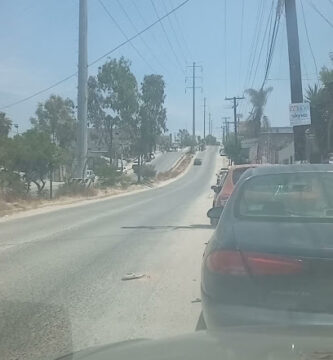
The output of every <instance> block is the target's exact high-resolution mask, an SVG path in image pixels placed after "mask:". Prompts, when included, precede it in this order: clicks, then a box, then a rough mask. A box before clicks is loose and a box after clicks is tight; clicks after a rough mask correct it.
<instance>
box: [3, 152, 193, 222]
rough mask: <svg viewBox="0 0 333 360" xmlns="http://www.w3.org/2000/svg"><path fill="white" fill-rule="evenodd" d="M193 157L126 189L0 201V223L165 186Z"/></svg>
mask: <svg viewBox="0 0 333 360" xmlns="http://www.w3.org/2000/svg"><path fill="white" fill-rule="evenodd" d="M192 160H193V155H192V154H189V153H185V154H184V156H182V157H181V158H180V159H179V161H177V163H176V164H175V165H174V166H173V168H172V169H170V170H169V171H167V172H165V173H160V174H158V175H157V177H156V178H155V179H154V180H152V181H150V182H145V183H142V184H133V185H130V186H128V187H127V188H122V187H121V186H120V185H119V186H115V187H112V188H107V189H97V188H96V189H95V191H94V193H92V194H91V195H90V196H82V195H81V196H66V197H60V198H57V199H52V200H47V199H30V200H20V201H16V202H10V203H9V202H4V201H2V200H1V199H0V222H3V221H6V220H9V219H13V218H21V217H25V216H31V215H37V214H41V213H45V212H49V211H55V210H59V209H62V208H64V207H66V208H67V207H75V206H81V205H85V204H91V203H93V202H97V201H103V200H107V199H109V198H112V197H120V196H128V195H131V194H134V193H139V192H142V191H148V190H150V189H153V188H158V187H162V186H166V185H168V184H169V183H171V182H173V181H176V180H178V179H179V178H180V177H181V176H184V175H185V174H186V173H187V171H188V170H189V168H190V166H189V165H190V164H191V162H192Z"/></svg>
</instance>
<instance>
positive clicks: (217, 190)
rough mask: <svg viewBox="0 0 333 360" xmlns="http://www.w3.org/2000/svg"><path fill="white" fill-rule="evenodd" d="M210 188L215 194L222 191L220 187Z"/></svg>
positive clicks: (213, 186)
mask: <svg viewBox="0 0 333 360" xmlns="http://www.w3.org/2000/svg"><path fill="white" fill-rule="evenodd" d="M210 188H211V189H212V190H213V191H214V192H216V193H219V192H220V191H221V189H222V187H221V186H218V185H212V186H211V187H210Z"/></svg>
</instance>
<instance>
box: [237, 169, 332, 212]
mask: <svg viewBox="0 0 333 360" xmlns="http://www.w3.org/2000/svg"><path fill="white" fill-rule="evenodd" d="M332 184H333V173H320V172H319V173H292V174H277V175H264V176H257V177H254V178H252V179H250V180H248V181H246V182H245V184H244V185H243V188H242V191H241V195H240V198H239V214H240V215H241V216H245V217H249V216H253V217H256V216H269V217H311V218H320V219H323V218H331V219H333V188H332Z"/></svg>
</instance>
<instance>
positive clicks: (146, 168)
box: [140, 164, 156, 179]
mask: <svg viewBox="0 0 333 360" xmlns="http://www.w3.org/2000/svg"><path fill="white" fill-rule="evenodd" d="M140 173H141V176H142V177H143V178H144V179H151V178H154V177H155V176H156V170H155V167H154V166H153V165H146V164H143V165H141V166H140Z"/></svg>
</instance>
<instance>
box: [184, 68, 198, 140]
mask: <svg viewBox="0 0 333 360" xmlns="http://www.w3.org/2000/svg"><path fill="white" fill-rule="evenodd" d="M188 67H190V68H192V86H188V87H186V88H187V89H192V97H193V104H192V137H193V139H194V140H195V139H196V138H195V89H197V88H200V89H202V87H201V86H199V87H196V86H195V80H196V78H197V76H196V75H195V71H196V69H197V68H201V69H202V66H200V65H196V64H195V61H194V62H193V64H192V65H190V66H188Z"/></svg>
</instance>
